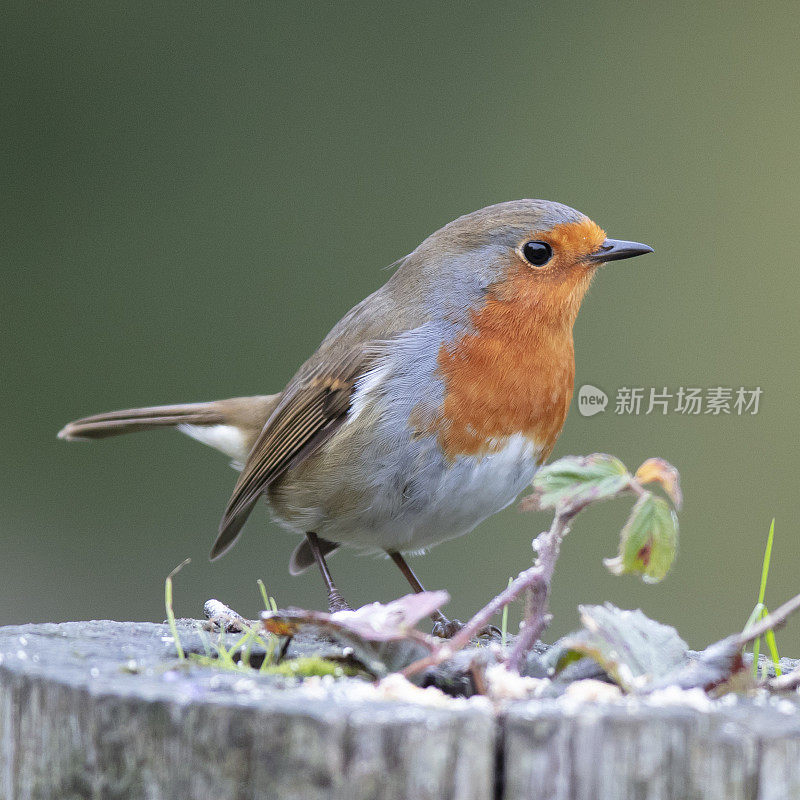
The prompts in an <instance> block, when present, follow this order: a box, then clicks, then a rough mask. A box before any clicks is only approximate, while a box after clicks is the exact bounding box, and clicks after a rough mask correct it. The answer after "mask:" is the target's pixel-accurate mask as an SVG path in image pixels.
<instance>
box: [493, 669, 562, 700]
mask: <svg viewBox="0 0 800 800" xmlns="http://www.w3.org/2000/svg"><path fill="white" fill-rule="evenodd" d="M549 683H550V681H549V680H548V679H547V678H526V677H523V676H522V675H518V674H517V673H516V672H511V671H510V670H508V669H506V668H505V665H503V664H492V665H491V666H489V667H487V668H486V684H487V693H488V695H489V697H490V698H491V699H492V700H527V699H528V698H529V697H536V696H538V695H539V694H540V693H541V692H542V690H543V689H544V687H545V686H547V685H548V684H549Z"/></svg>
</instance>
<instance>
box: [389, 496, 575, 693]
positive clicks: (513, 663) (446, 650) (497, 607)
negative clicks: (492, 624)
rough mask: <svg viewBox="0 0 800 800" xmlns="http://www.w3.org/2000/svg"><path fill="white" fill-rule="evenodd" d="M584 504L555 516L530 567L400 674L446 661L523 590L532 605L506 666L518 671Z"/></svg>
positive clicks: (542, 623) (537, 542) (543, 623)
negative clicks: (571, 528)
mask: <svg viewBox="0 0 800 800" xmlns="http://www.w3.org/2000/svg"><path fill="white" fill-rule="evenodd" d="M586 505H587V503H582V504H580V505H578V506H574V507H572V508H569V509H565V510H563V511H561V512H560V513H558V514H556V516H555V518H554V519H553V524H552V525H551V526H550V530H549V531H545V532H543V533H541V534H539V536H537V537H536V539H534V547H535V549H536V550H537V552H538V556H537V558H536V562H535V563H534V565H533V566H532V567H529V568H528V569H526V570H524V571H523V572H520V573H519V575H517V577H516V578H515V579H514V580H513V581H512V582H511V583H510V584H509V585H508V588H507V589H505V591H502V592H500V594H498V595H497V597H495V598H494V599H492V600H490V601H489V602H488V603H487V604H486V605H485V606H484V607H483V608H482V609H481V610H480V611H478V613H477V614H475V616H473V617H472V619H470V620H469V622H467V624H466V625H464V627H463V628H462V629H461V630H460V631H459V632H458V633H457V634H456V635H455V636H454V637H453V638H452V639H451V640H450V641H449V642H447V643H445V644H443V645H441V646H439V647H437V648H435V649H434V650H433V652H432V653H431V654H430V655H429V656H425V657H424V658H420V659H418V660H417V661H414V662H413V663H411V664H409V665H408V666H407V667H406V668H405V669H404V670H403V675H405V676H406V677H409V676H410V675H416V674H417V673H418V672H421V671H422V670H424V669H427V668H428V667H434V666H436V665H437V664H441V663H442V662H443V661H446V660H447V659H448V658H450V657H451V656H452V655H453V653H455V652H457V651H458V650H461V648H462V647H464V646H465V645H467V644H468V643H469V641H470V639H472V637H473V636H475V634H477V632H478V631H479V630H480V629H481V628H483V627H484V626H485V625H487V624H488V622H489V620H490V619H491V618H492V617H493V616H494V615H495V614H497V613H498V612H499V611H502V610H503V608H505V607H506V606H507V605H508V604H509V603H511V602H512V601H514V600H516V599H517V598H518V597H519V596H520V595H521V594H523V593H524V592H525V591H528V590H530V591H532V592H533V596H534V602H533V603H532V604H531V608H530V611H531V612H532V613H531V615H528V620H527V621H526V623H525V628H523V632H522V633H520V636H519V638H518V639H517V645H516V646H515V647H514V651H513V652H512V655H511V658H510V660H509V664H508V668H509V669H519V662H520V661H521V660H522V658H524V656H525V655H526V653H527V651H528V650H529V649H530V648H531V647H532V646H533V644H534V643H535V641H536V639H537V638H538V636H539V635H540V634H541V632H542V631H543V630H544V629H545V628H546V627H547V624H548V622H549V615H548V614H547V599H548V596H549V594H550V581H551V580H552V578H553V570H554V569H555V565H556V560H557V559H558V553H559V549H560V546H561V541H562V539H563V538H564V537H565V536H566V535H567V533H569V525H570V523H571V521H572V518H573V517H574V516H575V515H576V514H577V513H578V512H579V511H581V509H583V508H585V506H586ZM537 631H538V633H537ZM531 635H535V636H534V638H533V640H531V641H528V640H529V638H530V636H531ZM523 639H524V640H525V641H524V642H523V643H522V644H521V643H520V642H521V640H523Z"/></svg>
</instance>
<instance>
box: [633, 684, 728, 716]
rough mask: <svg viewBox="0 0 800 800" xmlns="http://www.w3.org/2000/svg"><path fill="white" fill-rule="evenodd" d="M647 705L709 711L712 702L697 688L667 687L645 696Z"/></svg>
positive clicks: (711, 707)
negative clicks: (685, 707) (686, 707)
mask: <svg viewBox="0 0 800 800" xmlns="http://www.w3.org/2000/svg"><path fill="white" fill-rule="evenodd" d="M646 700H647V703H648V704H650V705H655V706H688V707H689V708H694V709H695V710H696V711H711V710H712V709H713V708H714V701H713V700H711V699H710V698H709V697H708V695H707V694H706V693H705V692H704V691H703V690H702V689H699V688H695V689H681V688H680V687H679V686H668V687H666V688H665V689H659V690H658V691H655V692H653V693H652V694H649V695H647V697H646Z"/></svg>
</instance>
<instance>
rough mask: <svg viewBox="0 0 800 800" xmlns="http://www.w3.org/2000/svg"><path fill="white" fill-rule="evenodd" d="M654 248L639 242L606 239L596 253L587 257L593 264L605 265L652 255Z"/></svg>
mask: <svg viewBox="0 0 800 800" xmlns="http://www.w3.org/2000/svg"><path fill="white" fill-rule="evenodd" d="M652 252H653V248H652V247H650V246H649V245H646V244H639V242H625V241H623V240H622V239H606V240H605V241H604V242H603V244H601V245H600V247H599V248H598V249H597V250H595V252H594V253H591V254H590V255H588V256H586V260H587V261H589V262H591V263H593V264H604V263H605V262H606V261H619V260H620V259H622V258H633V257H634V256H643V255H644V254H645V253H652Z"/></svg>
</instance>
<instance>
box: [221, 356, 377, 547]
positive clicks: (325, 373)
mask: <svg viewBox="0 0 800 800" xmlns="http://www.w3.org/2000/svg"><path fill="white" fill-rule="evenodd" d="M375 353H376V351H375V349H374V348H371V347H369V345H367V346H364V345H362V346H360V347H359V348H357V349H356V350H353V351H350V352H349V353H346V354H345V355H344V356H341V357H339V358H337V359H335V360H334V361H328V362H322V363H321V364H319V365H318V366H316V367H315V368H314V369H313V371H312V372H311V373H310V374H307V375H304V376H303V377H302V378H300V379H299V380H296V381H295V382H293V383H292V384H290V385H289V386H288V387H287V389H286V391H285V395H284V397H283V398H282V399H281V401H280V403H279V404H278V406H277V407H276V409H275V411H274V412H273V413H272V415H271V416H270V418H269V419H268V420H267V423H266V425H265V426H264V429H263V430H262V431H261V435H260V436H259V437H258V439H257V440H256V443H255V444H254V445H253V449H252V450H251V452H250V455H249V456H248V459H247V463H246V464H245V467H244V469H243V470H242V473H241V475H240V476H239V480H238V482H237V484H236V486H235V487H234V490H233V494H232V495H231V499H230V500H229V502H228V507H227V508H226V509H225V514H224V516H223V517H222V522H220V526H219V533H218V535H217V539H216V541H215V542H214V546H213V547H212V548H211V558H212V559H215V558H218V557H219V556H221V555H222V554H223V553H225V552H226V551H227V550H228V549H229V548H230V547H231V546H232V545H233V543H234V542H235V541H236V537H237V536H238V535H239V531H240V530H241V529H242V526H243V525H244V523H245V521H246V520H247V517H248V516H249V514H250V512H251V511H252V509H253V506H254V505H255V504H256V502H257V500H258V498H259V497H260V496H261V495H262V494H263V493H264V491H265V489H266V488H267V487H268V486H269V485H270V484H271V483H272V482H273V481H275V480H276V479H278V478H279V477H280V476H281V475H283V473H284V472H286V470H287V469H289V468H290V467H292V466H295V465H296V464H299V463H300V462H301V461H303V460H305V459H306V458H308V457H309V456H310V455H311V454H312V453H313V452H315V451H316V450H317V449H318V448H319V447H320V446H321V445H322V444H323V443H324V442H325V441H326V440H327V439H328V438H329V437H330V436H332V435H333V434H334V433H335V431H336V429H337V428H338V427H339V426H340V425H341V424H342V423H343V422H344V421H345V418H346V415H347V411H348V410H349V408H350V401H351V397H352V394H353V390H354V388H355V383H356V381H357V380H358V378H359V376H360V375H362V374H363V373H364V372H365V371H366V369H368V367H369V364H370V363H371V361H372V360H373V359H374V357H375Z"/></svg>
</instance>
